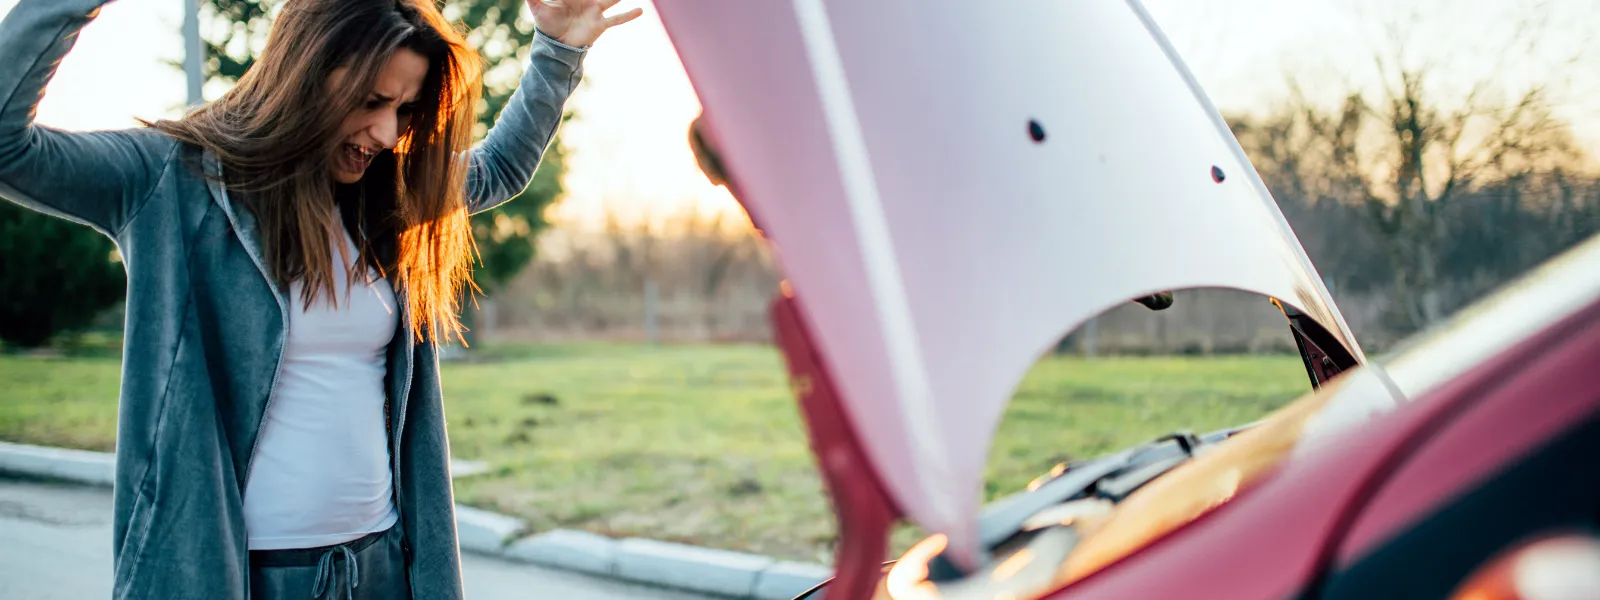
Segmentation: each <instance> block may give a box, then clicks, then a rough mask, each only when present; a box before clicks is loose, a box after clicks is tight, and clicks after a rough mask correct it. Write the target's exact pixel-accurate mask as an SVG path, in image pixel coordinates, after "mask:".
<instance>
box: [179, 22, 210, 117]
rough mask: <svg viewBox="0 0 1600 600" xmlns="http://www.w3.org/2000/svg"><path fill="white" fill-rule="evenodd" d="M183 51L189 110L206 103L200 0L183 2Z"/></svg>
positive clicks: (204, 52) (204, 50)
mask: <svg viewBox="0 0 1600 600" xmlns="http://www.w3.org/2000/svg"><path fill="white" fill-rule="evenodd" d="M183 50H184V55H183V71H184V74H185V75H187V76H188V79H189V96H188V98H187V99H186V100H185V102H186V103H187V104H188V106H189V108H194V107H196V106H199V105H200V104H201V103H203V102H205V96H204V92H203V87H204V84H205V73H204V71H203V70H202V69H201V61H204V60H205V56H206V48H205V45H204V44H201V43H200V0H183Z"/></svg>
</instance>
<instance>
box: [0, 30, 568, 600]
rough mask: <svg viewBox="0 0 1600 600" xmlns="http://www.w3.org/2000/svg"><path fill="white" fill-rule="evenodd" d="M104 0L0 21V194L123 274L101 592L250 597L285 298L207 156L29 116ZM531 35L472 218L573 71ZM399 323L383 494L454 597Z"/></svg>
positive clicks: (435, 580) (430, 427)
mask: <svg viewBox="0 0 1600 600" xmlns="http://www.w3.org/2000/svg"><path fill="white" fill-rule="evenodd" d="M106 1H107V0H21V2H20V3H19V4H17V5H16V7H15V8H13V9H12V11H11V13H10V14H9V15H7V16H6V18H5V20H4V22H0V197H3V198H5V199H7V200H10V201H12V202H16V203H19V204H21V205H22V206H25V207H28V208H31V209H34V210H38V211H41V212H44V213H48V214H51V215H56V216H59V217H62V218H66V219H71V220H73V221H76V222H79V223H82V224H85V225H88V226H89V227H93V228H94V229H95V230H97V231H99V232H101V233H102V234H105V235H106V236H109V237H110V238H111V239H113V240H115V241H116V244H117V247H118V249H119V250H120V251H121V253H122V258H123V263H124V266H125V268H126V269H127V272H128V291H127V322H126V324H125V332H124V333H125V338H124V348H125V351H124V355H123V361H122V389H121V398H120V403H119V407H118V422H117V475H116V486H115V515H114V524H113V528H114V539H113V546H112V552H113V556H114V564H115V567H114V568H115V588H114V589H115V597H116V598H127V599H147V598H148V599H161V600H167V599H171V600H179V599H187V598H207V599H213V598H246V597H247V596H248V595H249V582H248V577H249V566H248V550H247V547H246V543H245V530H244V518H243V515H242V512H241V499H242V498H243V490H244V483H245V481H246V475H247V473H248V471H249V469H250V464H251V458H252V455H253V453H254V450H255V444H256V435H257V431H258V427H259V425H260V423H261V419H262V415H263V414H264V413H265V411H266V409H267V405H268V404H269V403H270V402H271V401H272V394H273V389H274V382H275V379H276V377H277V375H278V368H279V363H280V361H281V360H282V357H283V356H282V354H283V349H284V342H285V337H286V331H287V330H286V324H287V322H288V313H287V312H286V311H287V307H288V302H289V298H288V297H287V295H286V294H285V290H284V288H283V287H282V286H281V285H279V284H278V283H277V282H275V281H274V280H273V279H272V278H271V277H269V276H268V270H267V268H266V266H267V263H266V262H264V260H263V256H262V242H261V238H260V236H259V234H258V231H257V228H256V225H255V222H254V220H253V219H252V217H251V214H250V213H249V211H248V210H246V209H245V207H244V206H242V205H241V204H240V203H238V202H236V201H235V200H232V199H230V198H229V194H228V193H227V192H226V191H225V190H224V189H223V188H222V187H221V186H219V185H218V184H216V183H213V182H210V181H209V179H208V178H206V177H201V176H199V175H198V174H197V173H195V170H194V169H192V168H190V167H188V166H186V163H187V164H189V165H192V164H203V165H204V168H205V170H206V171H207V172H209V173H211V174H217V173H219V172H220V171H219V169H220V165H219V164H218V161H217V160H216V158H215V157H214V156H210V155H209V153H203V152H201V151H200V150H198V149H196V148H194V147H190V146H187V145H184V144H179V143H178V142H176V141H175V140H174V139H172V138H170V137H168V136H166V135H164V134H161V133H159V132H157V131H154V130H148V129H131V130H119V131H98V132H63V131H57V130H53V129H50V128H48V127H44V126H40V125H36V124H34V123H33V117H34V113H35V107H36V105H37V104H38V103H39V101H40V99H41V98H42V97H43V94H44V89H45V84H46V83H48V82H49V80H50V78H51V76H52V75H53V74H54V73H55V69H56V66H57V65H58V64H59V63H60V62H61V59H62V57H63V56H64V55H65V54H66V53H67V52H68V50H69V49H71V47H72V45H73V43H74V42H75V41H76V39H77V35H78V32H79V30H81V29H82V28H83V27H84V26H85V25H86V24H88V23H89V21H90V20H91V19H93V18H94V16H95V15H96V14H97V13H98V11H99V9H100V7H101V6H102V5H103V4H105V3H106ZM536 35H537V38H538V39H537V40H536V41H535V43H534V44H533V48H532V58H531V63H530V64H529V65H528V69H527V72H526V74H525V75H524V76H523V78H522V81H521V83H520V87H519V88H518V90H517V91H516V93H515V95H514V96H513V97H512V99H511V101H510V103H509V104H508V105H507V106H506V108H505V110H504V112H503V113H502V114H501V116H500V118H499V121H498V122H497V123H496V125H495V127H494V128H493V130H492V131H491V132H490V133H489V135H488V137H487V139H485V140H484V141H483V143H482V144H480V145H479V146H478V147H476V148H474V149H473V150H472V156H471V166H470V172H469V175H468V184H467V185H468V198H469V202H470V203H471V208H472V210H473V211H474V212H476V211H482V210H487V209H489V208H492V207H494V206H496V205H498V204H500V203H502V202H505V201H506V200H508V199H510V198H511V197H512V196H514V195H516V194H517V193H519V192H520V191H521V190H522V189H523V188H525V187H526V186H527V184H528V182H529V181H530V180H531V179H532V177H533V173H534V169H535V168H536V167H537V166H538V164H539V160H540V157H541V155H542V153H543V152H544V150H545V148H546V146H547V145H548V144H549V142H550V140H551V138H552V137H553V136H554V134H555V131H556V128H557V127H558V126H559V124H560V121H561V113H562V109H563V105H564V104H565V102H566V100H567V98H568V96H569V95H570V94H571V93H572V90H573V87H574V86H575V85H576V83H577V82H578V79H579V77H580V76H581V64H582V59H583V56H584V49H579V48H572V47H570V46H566V45H564V44H561V43H559V42H556V41H555V40H553V39H550V38H549V37H546V36H544V35H543V34H536ZM397 291H398V288H397ZM400 305H401V306H402V307H403V306H405V303H404V302H401V303H400ZM409 322H410V319H409V318H406V316H405V315H402V318H400V319H399V320H398V323H399V328H400V329H399V330H397V333H396V335H395V336H394V341H393V342H392V343H391V344H390V347H389V351H388V375H387V378H386V381H385V388H386V390H387V393H388V395H389V398H388V400H389V403H390V406H391V410H390V422H389V426H390V430H391V432H392V434H391V436H390V440H389V444H390V448H389V450H390V455H391V458H392V462H391V469H392V470H393V475H394V477H393V479H394V492H395V501H396V503H397V504H398V506H399V509H400V515H401V525H402V526H403V527H404V531H405V532H406V534H407V538H408V541H407V553H408V556H409V560H410V578H411V587H412V590H413V591H414V594H415V596H416V597H418V598H429V599H436V598H437V599H449V598H460V597H461V596H462V590H461V577H460V563H459V556H458V548H457V544H456V529H455V516H454V502H453V499H452V493H451V489H450V467H449V447H448V443H447V440H446V439H445V419H444V407H443V405H442V404H441V392H440V387H439V365H438V353H437V349H436V348H435V347H434V346H433V345H432V344H430V343H417V342H414V340H415V336H414V335H413V334H412V332H411V331H410V329H409V326H408V323H409ZM0 401H3V399H0Z"/></svg>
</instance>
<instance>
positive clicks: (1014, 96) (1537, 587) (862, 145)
mask: <svg viewBox="0 0 1600 600" xmlns="http://www.w3.org/2000/svg"><path fill="white" fill-rule="evenodd" d="M656 5H657V8H658V10H659V11H660V14H661V17H662V20H663V22H664V24H665V25H666V27H667V30H668V33H669V35H670V36H671V37H672V41H673V43H674V45H675V47H676V48H677V50H678V52H679V56H680V58H681V59H682V60H683V63H684V66H685V68H686V69H687V71H688V73H689V76H690V79H691V80H692V82H693V84H694V86H695V89H696V91H697V93H698V94H699V96H700V98H701V101H702V104H703V106H704V111H705V112H704V114H703V115H702V118H701V119H700V120H699V121H697V123H696V126H695V127H694V130H693V132H692V135H691V138H692V140H691V141H692V143H693V144H694V146H695V148H696V150H697V152H698V153H699V155H700V158H701V164H702V167H703V168H704V169H705V170H706V171H707V173H708V174H709V175H711V176H712V177H713V179H715V180H717V181H719V182H722V183H725V184H727V185H728V186H729V188H730V189H731V190H732V191H733V193H734V195H735V196H736V197H738V198H739V199H740V201H741V202H742V203H743V204H744V206H745V207H746V209H747V210H748V211H749V212H750V214H751V217H752V220H753V221H754V222H755V223H756V224H757V226H758V227H760V228H761V229H762V231H763V232H764V233H765V235H766V236H767V237H768V239H769V240H770V241H771V242H772V244H773V246H774V247H775V249H776V251H777V253H778V255H779V257H780V259H781V261H782V264H783V267H784V270H785V274H786V275H787V277H788V280H787V281H786V284H785V286H784V293H783V295H782V297H781V298H780V299H779V300H778V301H777V302H776V303H775V305H774V311H773V319H774V325H775V327H776V331H777V334H778V338H779V343H780V345H781V347H782V349H783V351H784V354H785V356H786V358H787V360H788V364H789V368H790V372H791V378H792V381H793V384H794V388H795V393H796V395H797V397H798V399H799V401H800V403H801V406H802V409H803V412H804V415H805V417H806V421H807V424H808V427H809V434H810V436H811V440H812V444H813V450H814V451H815V453H816V455H817V458H818V464H819V466H820V468H821V470H822V472H823V476H824V479H825V481H826V483H827V485H828V489H829V492H830V494H831V496H832V500H833V503H834V506H835V509H836V513H837V515H838V518H839V526H840V534H841V539H840V543H839V548H838V552H837V555H836V565H835V568H836V577H835V578H834V579H833V580H831V581H830V582H828V583H827V584H825V586H823V587H822V588H821V591H823V592H824V593H826V594H827V597H829V598H831V599H832V600H854V599H863V598H895V599H899V600H908V599H913V598H974V599H979V598H982V599H991V598H992V599H1000V598H1072V599H1079V598H1162V597H1181V598H1227V599H1240V600H1252V599H1269V598H1302V597H1303V598H1330V599H1331V598H1380V597H1395V598H1450V597H1457V598H1530V599H1532V598H1566V597H1600V581H1597V578H1600V542H1597V541H1596V538H1595V531H1596V530H1597V529H1600V239H1596V240H1591V241H1590V242H1589V243H1587V244H1584V245H1582V246H1581V247H1579V248H1577V249H1574V250H1572V251H1570V252H1568V253H1567V254H1566V255H1565V256H1563V257H1561V258H1560V259H1558V260H1555V261H1554V262H1552V263H1551V264H1549V265H1547V266H1545V267H1543V268H1541V269H1540V270H1538V272H1536V273H1534V274H1532V275H1530V276H1528V277H1526V278H1525V279H1524V280H1522V281H1521V282H1519V283H1517V284H1515V285H1512V286H1510V287H1508V288H1507V289H1506V290H1505V291H1503V292H1501V293H1500V294H1498V295H1496V296H1494V297H1492V298H1490V299H1488V300H1485V301H1483V302H1480V303H1479V304H1478V305H1476V306H1475V307H1474V308H1472V309H1469V310H1467V311H1464V312H1462V313H1461V314H1460V315H1458V316H1457V317H1456V318H1454V319H1453V320H1452V321H1450V322H1449V323H1447V324H1445V325H1443V326H1441V327H1439V328H1437V329H1436V330H1434V331H1430V332H1427V333H1425V334H1423V335H1421V336H1419V337H1418V338H1417V339H1416V340H1414V341H1412V342H1411V343H1410V344H1409V346H1408V347H1407V348H1404V349H1402V350H1401V351H1398V352H1396V353H1395V354H1394V355H1393V356H1392V357H1391V358H1386V359H1384V360H1380V361H1369V360H1368V358H1367V357H1366V355H1365V354H1364V353H1363V351H1362V350H1361V348H1360V346H1359V344H1358V343H1357V341H1356V338H1355V336H1354V335H1353V334H1352V333H1351V331H1350V329H1349V327H1348V326H1347V325H1346V324H1345V322H1344V319H1343V317H1342V316H1341V315H1340V313H1339V310H1338V308H1337V306H1335V304H1334V302H1333V300H1332V298H1331V296H1330V295H1329V294H1328V291H1327V290H1326V288H1325V287H1324V286H1323V284H1322V279H1321V277H1320V276H1319V275H1318V274H1317V272H1316V269H1315V267H1314V266H1313V265H1312V264H1311V261H1310V260H1309V259H1308V258H1307V257H1306V255H1305V252H1304V251H1303V250H1302V248H1301V246H1300V243H1299V241H1298V239H1297V238H1296V237H1295V235H1294V232H1293V231H1292V229H1291V228H1290V227H1289V225H1288V223H1287V222H1286V221H1285V220H1284V218H1283V215H1282V214H1281V212H1280V211H1279V209H1278V206H1277V204H1276V203H1275V202H1274V201H1273V199H1272V197H1271V196H1270V194H1269V193H1268V191H1267V189H1266V187H1265V185H1264V184H1263V183H1262V182H1261V179H1260V177H1259V176H1258V175H1257V174H1256V173H1255V170H1254V168H1253V167H1252V166H1251V164H1250V161H1249V159H1248V157H1247V156H1246V155H1245V154H1244V152H1243V151H1242V149H1241V148H1240V147H1239V145H1238V143H1237V141H1236V140H1235V139H1234V137H1233V135H1232V133H1231V132H1230V131H1229V129H1228V127H1227V125H1226V123H1224V122H1223V120H1222V118H1221V116H1220V115H1219V114H1218V113H1217V111H1216V110H1215V108H1214V107H1213V106H1212V105H1211V103H1210V102H1209V100H1208V99H1207V97H1206V95H1205V93H1204V91H1203V90H1202V89H1201V88H1200V86H1199V85H1198V84H1197V83H1196V82H1195V79H1194V77H1193V76H1192V75H1191V74H1190V73H1189V72H1188V70H1187V69H1186V67H1185V66H1184V65H1183V63H1182V61H1181V59H1180V57H1179V56H1178V55H1177V53H1176V52H1175V51H1174V50H1173V48H1172V47H1171V45H1170V44H1168V43H1167V41H1166V39H1165V37H1164V36H1163V35H1162V34H1161V32H1160V30H1159V28H1157V27H1156V24H1155V22H1154V21H1153V20H1152V19H1151V18H1150V17H1149V15H1148V14H1147V13H1145V11H1144V10H1143V8H1142V7H1141V6H1140V5H1139V4H1138V2H1136V1H1134V0H1128V1H1123V0H1077V1H1072V2H1066V1H1061V0H1054V1H1045V0H1027V1H1023V2H1014V3H1005V5H1004V6H997V7H995V8H994V9H993V10H985V11H974V10H972V7H971V6H968V3H960V4H958V3H956V2H952V1H949V0H941V1H931V0H930V1H925V2H918V3H910V2H864V1H861V0H789V1H785V2H752V1H751V0H658V1H657V3H656ZM1200 287H1222V288H1232V289H1239V290H1244V291H1249V292H1254V293H1257V294H1260V295H1263V296H1266V297H1269V298H1272V299H1273V302H1274V303H1275V304H1277V305H1278V306H1279V307H1280V308H1281V309H1282V310H1283V313H1284V315H1285V317H1286V320H1287V323H1288V326H1289V327H1290V330H1291V331H1292V333H1293V335H1294V338H1295V340H1296V342H1297V343H1298V344H1299V347H1300V350H1301V356H1302V358H1303V359H1304V361H1305V365H1306V371H1307V375H1308V377H1309V379H1310V386H1311V387H1312V388H1313V392H1312V393H1311V394H1310V395H1308V396H1306V397H1305V398H1303V399H1300V400H1298V401H1296V402H1294V403H1292V404H1290V405H1289V406H1287V407H1285V408H1283V409H1281V410H1279V411H1276V412H1274V413H1272V414H1271V415H1269V416H1267V417H1266V418H1265V419H1263V420H1262V421H1259V422H1257V423H1253V424H1242V425H1241V426H1240V427H1238V428H1236V429H1230V430H1227V431H1218V432H1212V433H1208V434H1205V435H1198V436H1197V435H1192V434H1184V433H1180V434H1174V435H1171V436H1167V437H1164V438H1162V439H1159V440H1153V441H1152V442H1150V443H1149V444H1146V445H1144V446H1141V447H1137V448H1130V449H1128V450H1125V451H1123V452H1119V453H1117V454H1114V455H1111V456H1105V457H1100V458H1096V459H1093V460H1087V461H1082V462H1078V463H1074V464H1070V465H1062V466H1061V467H1059V468H1058V469H1056V470H1054V471H1052V472H1050V473H1048V474H1046V475H1044V476H1042V477H1041V478H1040V479H1039V480H1037V481H1035V482H1034V484H1033V485H1030V486H1029V488H1028V489H1027V490H1020V491H1019V492H1018V493H1017V494H1016V495H1013V496H1011V497H1008V498H1005V499H1003V500H1001V501H999V502H995V503H992V504H990V505H988V506H986V507H985V506H982V505H981V504H982V503H981V487H982V486H981V484H982V475H983V468H984V466H985V464H986V459H987V450H988V448H989V446H990V441H991V439H992V436H993V435H994V432H995V428H996V426H997V425H998V421H999V419H1000V416H1001V414H1002V412H1003V409H1004V407H1005V404H1006V402H1007V401H1008V399H1009V398H1010V396H1011V392H1012V391H1013V390H1014V389H1015V387H1016V385H1017V383H1018V382H1019V380H1020V379H1021V378H1022V376H1023V375H1024V374H1025V373H1026V372H1027V370H1028V369H1029V367H1030V366H1031V365H1032V364H1033V363H1034V362H1035V361H1036V360H1037V358H1038V356H1039V355H1041V354H1042V353H1044V352H1045V351H1047V349H1048V348H1050V347H1051V346H1052V345H1053V344H1054V343H1055V341H1056V340H1058V339H1060V336H1061V334H1062V333H1064V332H1067V331H1071V330H1072V329H1074V328H1076V327H1077V326H1079V325H1081V324H1082V323H1084V322H1086V321H1087V320H1089V319H1091V318H1093V317H1094V316H1096V315H1098V314H1100V313H1102V312H1104V311H1105V310H1107V309H1109V308H1111V307H1114V306H1116V305H1118V304H1120V303H1123V302H1128V301H1129V299H1140V301H1141V302H1143V303H1145V304H1146V305H1148V306H1151V307H1152V308H1161V307H1162V305H1163V304H1165V303H1166V302H1170V296H1163V295H1162V294H1163V293H1164V291H1166V290H1179V289H1190V288H1200ZM901 518H905V519H909V520H911V521H913V522H915V523H917V524H918V525H920V526H922V527H923V528H924V529H926V530H928V531H931V532H934V535H933V536H932V537H929V538H928V539H926V540H924V541H923V542H922V543H920V544H918V545H917V546H916V547H915V548H913V549H912V550H911V551H910V552H908V553H907V554H906V555H905V556H902V557H899V558H897V559H894V560H892V561H890V562H889V563H885V561H886V560H888V559H890V558H891V557H888V556H886V554H887V540H888V533H889V529H890V526H891V525H892V524H893V523H894V522H895V521H896V520H898V519H901ZM886 565H888V566H886ZM1562 593H1568V594H1579V595H1576V596H1573V595H1566V596H1563V595H1561V594H1562ZM1583 594H1592V595H1583Z"/></svg>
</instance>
